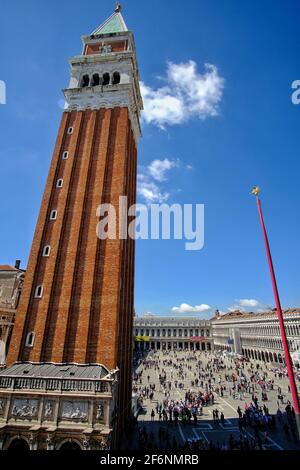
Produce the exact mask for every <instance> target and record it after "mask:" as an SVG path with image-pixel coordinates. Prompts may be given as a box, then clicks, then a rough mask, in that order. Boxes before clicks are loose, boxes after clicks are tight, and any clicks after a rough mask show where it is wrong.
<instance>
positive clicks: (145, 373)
mask: <svg viewBox="0 0 300 470" xmlns="http://www.w3.org/2000/svg"><path fill="white" fill-rule="evenodd" d="M135 370H136V372H135V373H134V377H133V379H134V385H133V390H134V392H135V393H136V394H137V395H138V400H139V403H140V406H141V409H143V406H144V403H145V402H147V407H148V408H149V407H150V409H151V413H150V416H151V421H152V422H154V421H155V422H158V425H159V426H158V428H157V427H156V428H151V427H150V428H149V427H148V426H146V423H144V424H139V425H138V430H139V445H140V448H142V449H144V450H155V449H164V448H165V449H169V450H170V449H173V450H179V449H180V450H184V449H190V450H195V449H198V450H201V449H206V450H230V449H241V450H242V449H245V450H247V449H249V450H250V449H252V450H255V449H257V450H259V449H263V448H264V446H265V445H266V444H267V443H268V442H269V438H270V433H271V434H272V433H273V432H274V431H276V428H278V427H280V428H281V429H282V430H283V432H284V434H285V437H286V439H287V441H292V442H295V443H296V442H297V432H296V427H295V416H294V410H293V407H292V405H291V403H290V401H289V400H288V399H287V398H286V397H285V395H284V393H283V392H282V387H281V386H279V385H278V384H277V380H275V379H279V380H281V379H283V378H284V377H285V376H286V375H285V371H284V369H282V370H280V371H279V370H274V369H272V368H269V369H268V368H267V366H266V365H264V364H262V363H254V362H252V361H251V362H250V361H249V360H246V359H245V358H234V357H233V358H226V359H225V358H224V357H223V356H222V355H218V354H215V353H213V352H201V353H200V352H199V351H185V352H181V351H178V352H176V351H172V352H170V351H157V352H154V351H151V352H146V353H137V354H136V357H135ZM150 371H152V372H154V373H155V377H156V380H153V374H152V373H151V372H150ZM155 382H156V383H155ZM187 384H188V385H189V386H187ZM158 388H159V391H160V393H159V394H158V393H157V392H158ZM274 390H276V391H277V398H278V401H277V406H278V409H277V413H276V414H270V413H269V408H268V407H267V403H268V400H269V393H270V391H274ZM178 392H180V393H178ZM158 395H159V397H158ZM179 395H181V396H182V398H180V397H179ZM161 396H163V398H161ZM224 396H225V397H230V398H231V399H234V400H237V401H238V402H239V403H238V406H237V409H236V414H237V416H236V427H237V428H238V430H239V432H238V433H234V435H233V434H230V435H229V438H228V439H227V440H222V439H221V440H219V441H217V442H216V441H215V440H214V441H213V440H211V441H210V440H207V438H203V439H202V438H190V439H186V442H184V443H183V442H182V439H181V440H180V439H176V437H174V435H175V434H174V432H171V431H172V426H175V425H178V423H180V426H189V425H190V424H192V425H193V426H197V422H199V421H201V420H202V419H203V414H204V409H206V408H207V407H209V409H210V411H211V415H212V420H213V422H214V423H215V424H218V423H221V425H222V426H223V427H224V423H225V420H226V417H225V416H224V411H223V410H221V409H218V406H217V405H216V404H215V402H216V401H217V402H218V400H219V397H221V398H222V397H224ZM221 408H222V407H221ZM150 409H149V411H150ZM141 423H142V422H141ZM155 429H156V431H155ZM157 429H158V431H157ZM224 429H225V428H224ZM249 431H250V432H249ZM237 436H238V437H237ZM178 440H179V442H178Z"/></svg>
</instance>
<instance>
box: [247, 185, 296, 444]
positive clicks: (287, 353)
mask: <svg viewBox="0 0 300 470" xmlns="http://www.w3.org/2000/svg"><path fill="white" fill-rule="evenodd" d="M252 192H253V193H254V194H255V195H256V202H257V208H258V213H259V219H260V224H261V228H262V232H263V237H264V242H265V247H266V251H267V258H268V264H269V269H270V274H271V280H272V286H273V292H274V297H275V303H276V310H277V315H278V321H279V328H280V333H281V339H282V345H283V349H284V356H285V363H286V367H287V372H288V377H289V382H290V387H291V393H292V398H293V405H294V411H295V417H296V423H297V429H298V435H299V438H300V408H299V398H298V393H297V386H296V381H295V376H294V372H293V365H292V360H291V356H290V351H289V346H288V342H287V338H286V333H285V328H284V321H283V315H282V309H281V304H280V299H279V294H278V289H277V283H276V277H275V272H274V267H273V262H272V256H271V251H270V246H269V241H268V236H267V232H266V228H265V223H264V218H263V214H262V208H261V203H260V199H259V197H258V193H259V188H258V187H255V188H253V190H252Z"/></svg>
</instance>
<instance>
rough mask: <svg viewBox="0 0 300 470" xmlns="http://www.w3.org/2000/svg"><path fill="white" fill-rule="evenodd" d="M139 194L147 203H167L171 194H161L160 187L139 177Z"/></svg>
mask: <svg viewBox="0 0 300 470" xmlns="http://www.w3.org/2000/svg"><path fill="white" fill-rule="evenodd" d="M142 176H144V175H142ZM137 193H138V195H139V196H141V197H142V198H143V199H144V200H145V201H146V202H149V203H151V202H159V203H162V202H165V201H167V200H168V199H169V193H167V192H161V191H160V189H159V187H158V186H157V184H156V183H154V182H153V181H148V180H145V179H144V178H140V177H138V183H137Z"/></svg>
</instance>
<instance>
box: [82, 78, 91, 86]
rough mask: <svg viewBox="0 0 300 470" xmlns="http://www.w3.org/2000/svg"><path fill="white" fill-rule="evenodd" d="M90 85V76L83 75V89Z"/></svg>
mask: <svg viewBox="0 0 300 470" xmlns="http://www.w3.org/2000/svg"><path fill="white" fill-rule="evenodd" d="M89 84H90V77H89V76H88V75H83V77H82V79H81V87H82V88H85V87H87V86H89Z"/></svg>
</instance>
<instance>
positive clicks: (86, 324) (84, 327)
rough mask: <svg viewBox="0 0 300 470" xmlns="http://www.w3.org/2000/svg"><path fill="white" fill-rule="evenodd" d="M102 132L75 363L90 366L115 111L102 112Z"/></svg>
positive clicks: (96, 167) (76, 340)
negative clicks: (101, 212) (99, 211)
mask: <svg viewBox="0 0 300 470" xmlns="http://www.w3.org/2000/svg"><path fill="white" fill-rule="evenodd" d="M98 112H99V113H101V121H102V124H101V130H100V133H99V136H98V139H99V143H98V144H97V145H96V147H95V153H94V154H93V156H92V158H93V159H94V160H95V172H94V181H93V184H92V185H91V188H89V190H90V191H92V204H91V211H90V220H89V232H88V236H87V241H86V245H87V250H86V254H85V258H84V259H85V262H84V272H83V276H82V293H83V295H82V296H81V298H80V304H79V317H78V323H77V333H76V336H75V350H74V362H78V363H85V362H88V354H89V343H88V335H89V329H90V327H91V326H92V325H90V321H91V318H90V312H91V308H92V301H93V286H94V276H95V271H96V269H97V266H96V252H97V243H98V237H97V233H96V229H97V223H98V221H99V218H97V217H96V211H97V208H98V206H99V205H100V203H101V195H102V193H103V184H104V172H105V162H106V158H107V155H106V154H107V145H108V139H109V128H110V120H111V109H106V110H105V109H101V110H100V111H98Z"/></svg>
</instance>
